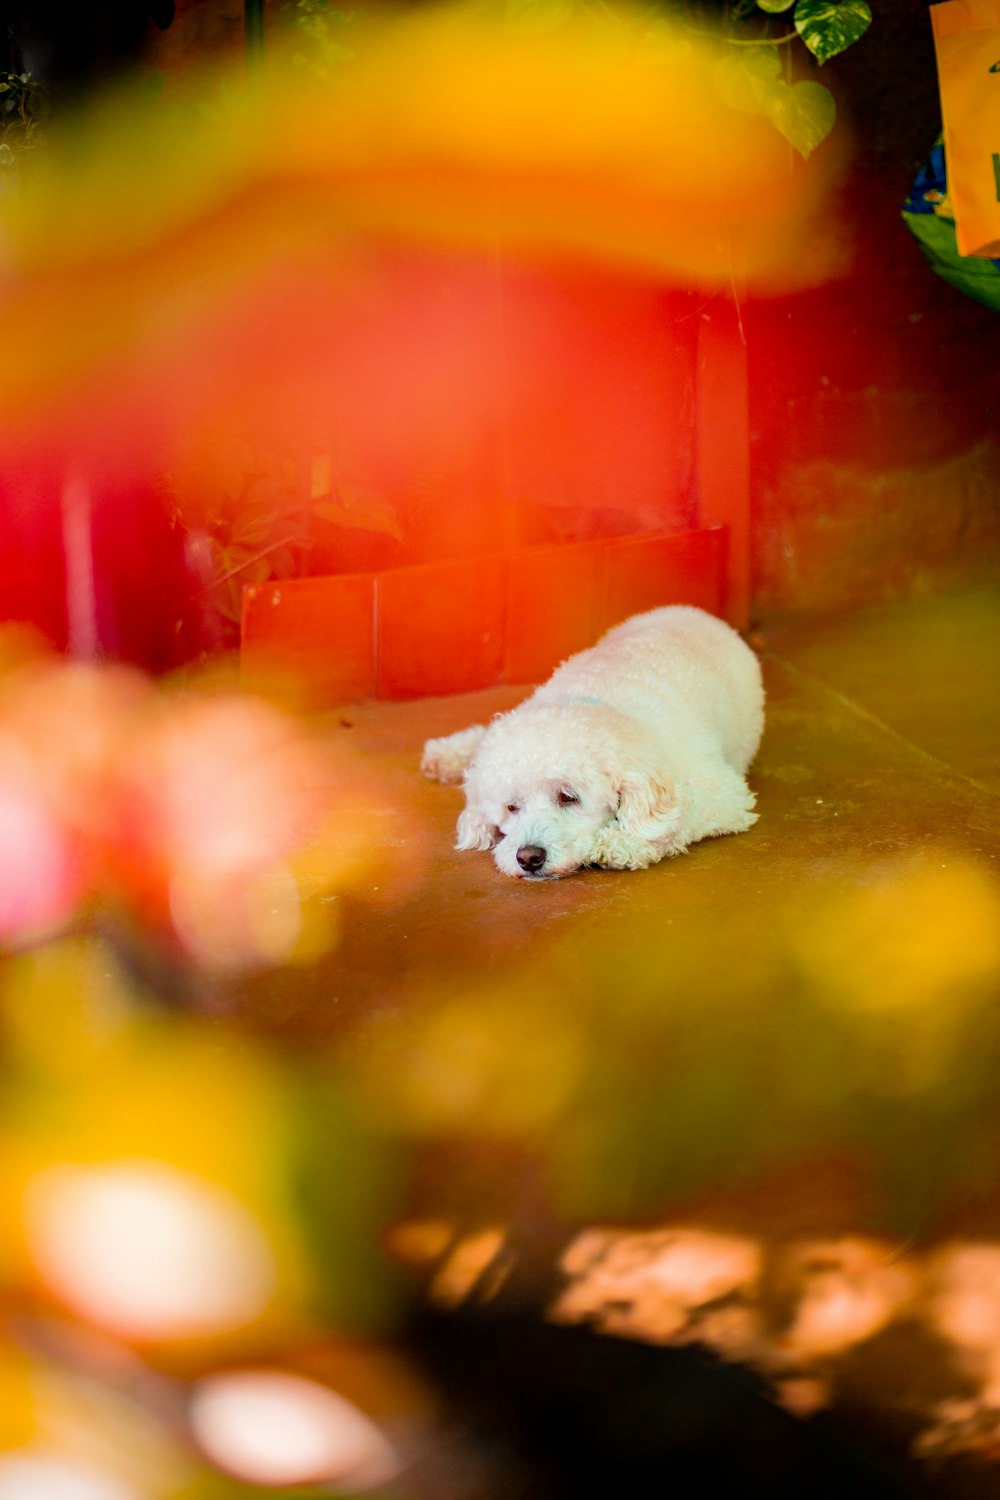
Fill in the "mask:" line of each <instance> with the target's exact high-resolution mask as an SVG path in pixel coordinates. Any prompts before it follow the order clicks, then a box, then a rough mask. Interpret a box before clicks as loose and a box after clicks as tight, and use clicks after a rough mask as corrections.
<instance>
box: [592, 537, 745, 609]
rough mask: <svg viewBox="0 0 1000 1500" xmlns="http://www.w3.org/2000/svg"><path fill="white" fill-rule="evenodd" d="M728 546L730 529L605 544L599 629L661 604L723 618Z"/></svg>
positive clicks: (634, 538)
mask: <svg viewBox="0 0 1000 1500" xmlns="http://www.w3.org/2000/svg"><path fill="white" fill-rule="evenodd" d="M727 543H728V535H727V532H726V529H725V527H719V528H717V529H715V530H711V531H687V532H682V533H680V534H679V535H677V536H658V537H657V536H651V537H632V538H622V539H621V540H620V541H612V542H605V544H604V546H605V565H604V590H603V597H602V600H601V610H600V615H601V617H600V619H599V621H598V631H602V630H607V629H609V628H610V627H611V626H612V625H617V624H618V622H619V621H620V620H625V619H627V618H628V616H629V615H635V614H639V613H640V612H641V611H642V610H646V609H655V608H657V606H658V605H661V604H696V605H698V606H699V607H700V608H701V609H707V610H710V611H711V612H712V613H713V614H721V613H722V611H723V607H724V602H725V594H726V588H725V582H726V553H727Z"/></svg>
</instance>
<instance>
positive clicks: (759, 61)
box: [713, 47, 785, 115]
mask: <svg viewBox="0 0 1000 1500" xmlns="http://www.w3.org/2000/svg"><path fill="white" fill-rule="evenodd" d="M713 80H714V83H715V89H716V93H717V94H718V95H719V98H720V99H721V100H722V102H723V103H724V104H728V105H729V107H730V109H739V110H742V111H743V112H744V113H745V114H751V115H763V114H767V113H768V109H767V102H766V101H767V99H768V97H769V96H770V95H771V94H773V93H774V92H775V90H776V89H778V90H780V89H782V88H784V86H785V85H784V82H783V80H782V77H781V59H780V58H779V57H778V51H777V48H776V47H752V48H751V47H747V48H745V49H740V51H739V52H738V53H737V52H736V51H733V52H731V53H730V54H729V56H727V57H724V58H723V59H722V61H721V62H720V63H719V64H718V65H717V67H716V69H715V73H714V75H713Z"/></svg>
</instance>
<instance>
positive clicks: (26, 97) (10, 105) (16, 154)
mask: <svg viewBox="0 0 1000 1500" xmlns="http://www.w3.org/2000/svg"><path fill="white" fill-rule="evenodd" d="M47 113H48V92H47V90H46V89H45V87H44V85H43V84H41V83H39V81H38V79H37V78H33V77H32V75H31V74H30V73H17V72H12V73H0V174H3V173H6V172H12V171H15V170H16V169H17V167H18V165H19V164H20V162H21V160H22V159H23V157H24V156H25V154H26V153H27V152H29V151H31V150H32V149H33V148H34V147H35V146H36V145H37V143H38V139H37V137H38V128H39V125H40V124H41V123H42V121H43V120H44V119H45V116H46V114H47ZM0 181H2V176H0Z"/></svg>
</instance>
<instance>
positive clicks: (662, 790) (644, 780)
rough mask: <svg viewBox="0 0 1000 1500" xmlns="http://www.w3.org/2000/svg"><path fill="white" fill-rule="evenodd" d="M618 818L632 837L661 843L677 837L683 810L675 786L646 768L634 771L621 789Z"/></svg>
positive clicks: (627, 776) (619, 822)
mask: <svg viewBox="0 0 1000 1500" xmlns="http://www.w3.org/2000/svg"><path fill="white" fill-rule="evenodd" d="M619 796H620V798H621V800H620V802H619V805H618V817H617V822H618V825H619V827H620V828H621V830H622V832H623V833H625V834H627V835H628V836H629V837H630V838H635V839H642V840H644V841H648V842H649V843H651V844H658V843H661V842H663V841H664V840H668V839H670V838H672V837H673V835H674V834H675V833H676V832H677V829H678V827H679V825H680V821H681V810H680V807H679V805H678V802H677V797H676V795H675V792H674V789H673V787H672V786H670V785H668V783H667V782H666V781H664V780H663V779H662V778H661V777H658V776H656V775H654V774H652V773H648V772H645V771H639V770H636V771H631V772H629V773H628V774H627V775H626V777H625V779H624V780H623V782H622V784H621V787H620V789H619Z"/></svg>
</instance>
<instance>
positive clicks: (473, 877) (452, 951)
mask: <svg viewBox="0 0 1000 1500" xmlns="http://www.w3.org/2000/svg"><path fill="white" fill-rule="evenodd" d="M754 644H755V645H756V646H757V648H758V650H759V651H760V653H761V655H762V658H763V664H764V673H765V680H766V685H767V694H768V716H767V727H766V730H765V735H764V740H763V744H762V747H761V750H760V753H759V756H758V758H757V761H756V763H755V765H754V767H753V770H752V773H751V780H752V782H753V784H754V786H755V788H756V791H757V794H758V810H759V815H760V816H759V822H758V824H757V826H756V827H755V828H754V829H753V830H752V831H750V832H749V833H746V834H743V835H740V836H738V837H735V838H725V839H720V840H714V841H708V842H705V843H702V844H701V845H698V846H696V847H695V848H694V849H692V850H691V851H690V852H689V853H688V854H686V855H685V856H683V857H682V858H680V859H675V860H668V861H665V862H663V863H661V864H660V865H657V866H655V867H654V868H652V869H649V870H643V871H638V872H629V873H617V872H615V873H609V872H593V871H592V872H586V873H583V874H580V875H577V876H574V877H572V878H570V879H566V880H563V881H560V882H556V883H551V884H527V883H521V882H517V881H510V880H507V879H505V878H504V877H502V876H500V875H499V874H497V872H496V871H495V870H494V868H493V865H492V861H491V859H490V856H489V855H487V854H458V853H455V852H454V851H453V849H452V843H453V838H454V824H455V819H456V817H457V815H458V812H459V810H460V808H461V806H462V795H461V792H460V791H459V790H458V789H457V788H451V787H441V786H438V785H435V784H432V783H429V782H426V781H424V780H423V779H422V778H421V777H420V775H419V773H418V762H419V757H420V749H421V746H422V744H423V741H424V739H425V738H427V737H428V736H431V735H438V734H447V733H450V732H451V731H452V730H455V729H459V728H462V727H465V726H466V725H468V724H472V723H475V722H480V721H483V720H485V719H488V718H489V716H490V715H491V714H493V713H495V712H497V711H499V710H503V709H506V708H508V707H510V706H512V705H513V704H514V703H516V702H517V701H518V700H519V699H520V697H522V696H523V692H522V691H521V690H519V689H516V688H497V689H491V690H488V691H486V692H480V693H473V694H468V695H464V696H462V697H454V698H446V699H424V700H420V701H416V702H409V703H364V704H353V705H350V706H349V707H347V708H345V709H344V710H343V711H342V713H339V714H335V715H332V716H331V719H330V734H331V737H332V739H333V741H334V743H335V745H337V746H338V747H341V748H343V747H345V746H349V748H350V751H351V753H352V755H353V756H356V757H357V758H358V759H360V760H361V761H363V763H364V764H365V765H366V766H367V767H368V768H370V769H371V770H373V771H374V773H375V775H376V778H377V784H378V786H379V788H380V792H381V795H382V797H383V799H384V804H383V807H382V809H381V811H380V812H379V813H378V815H377V816H378V817H379V819H380V820H382V819H384V824H383V826H381V827H375V828H373V829H372V842H373V844H375V845H378V846H380V847H382V848H384V849H386V850H388V851H392V850H395V851H396V852H397V853H398V854H399V855H400V857H401V859H402V863H403V865H404V866H405V867H406V870H407V874H406V878H405V881H404V882H403V885H402V887H401V886H400V885H399V883H398V882H397V884H396V885H395V886H392V887H391V889H389V890H387V891H386V893H385V900H384V901H383V902H382V903H381V904H378V905H373V906H372V905H369V906H364V907H359V908H358V910H357V911H356V912H352V914H351V918H350V919H349V920H348V921H346V922H345V925H344V932H343V940H342V943H341V946H340V950H339V952H338V954H337V956H336V958H335V959H334V960H332V961H331V963H330V964H329V966H328V967H327V968H326V969H325V970H324V973H323V977H322V980H321V982H320V984H319V986H318V988H317V992H316V993H315V994H312V993H307V994H303V996H302V997H301V1002H300V1003H301V1008H302V1014H301V1016H300V1020H301V1021H302V1023H303V1024H306V1022H307V1019H308V1021H309V1022H310V1023H311V1024H313V1025H315V1026H317V1027H318V1028H319V1029H320V1030H326V1029H327V1026H330V1027H332V1028H334V1030H337V1029H339V1027H340V1024H341V1022H340V1020H339V1013H338V1012H337V1011H336V1010H334V1009H333V1007H332V1005H331V1003H330V1002H331V995H330V988H331V987H332V988H333V989H334V990H335V991H336V993H337V995H338V996H339V1000H338V1003H339V1004H341V1005H343V1006H345V1007H348V1008H349V1009H350V1010H351V1011H352V1012H355V1011H360V1012H364V1013H370V1011H371V1009H372V1008H374V1009H376V1010H377V1009H378V1008H379V1007H380V1006H383V1005H385V1004H386V1003H387V1002H390V1001H392V1002H395V1001H398V1000H399V998H400V996H401V994H403V993H405V992H407V991H410V990H412V988H413V987H414V986H417V987H419V986H420V985H421V984H422V983H423V982H424V981H425V980H426V979H427V977H428V976H430V977H432V978H436V977H437V976H438V975H439V974H440V973H441V972H442V971H445V972H447V973H449V974H451V975H452V976H455V977H464V978H466V979H467V980H469V981H470V982H472V983H476V982H477V981H478V980H479V979H480V978H481V977H482V976H483V975H484V974H487V973H488V974H490V975H492V976H496V975H497V974H498V973H500V972H502V971H504V970H505V969H507V968H514V967H516V968H518V969H520V968H521V967H522V966H523V965H524V964H525V963H528V964H530V963H531V960H532V955H533V954H534V953H536V952H537V951H539V950H541V949H547V948H548V947H550V946H551V944H552V942H553V939H554V938H556V937H561V938H565V939H566V940H567V941H569V942H572V938H573V934H574V933H576V932H584V931H585V932H586V933H587V935H588V940H592V941H593V943H594V944H595V945H596V946H597V947H603V948H605V949H607V950H610V949H613V948H614V946H615V944H616V942H617V941H618V940H619V929H620V927H621V926H622V924H624V925H625V926H626V927H628V928H629V929H631V927H632V926H633V925H634V924H635V923H636V922H637V921H638V920H640V919H641V918H643V917H647V918H648V919H649V920H650V921H651V922H653V923H654V924H657V930H656V935H655V941H656V949H657V956H658V957H660V956H662V955H663V953H665V952H668V951H669V946H670V942H671V938H670V930H671V928H672V927H677V926H679V925H680V924H682V923H683V922H687V923H689V924H690V923H691V922H692V921H695V922H697V923H698V924H702V923H704V924H705V937H706V950H705V953H704V960H705V963H706V964H707V965H709V966H710V965H711V964H712V962H713V953H712V948H713V944H712V941H711V935H712V931H713V927H714V925H715V924H716V923H718V922H720V921H724V920H725V919H726V917H727V914H730V913H732V912H733V911H734V910H739V911H741V912H751V911H752V912H753V913H755V914H756V917H757V919H758V920H759V921H761V922H762V923H763V924H765V925H766V924H767V922H768V919H769V914H772V913H774V911H775V910H776V908H777V906H778V905H779V904H780V903H783V902H784V901H785V900H786V898H787V896H788V894H789V893H790V892H796V891H797V892H802V891H803V890H808V889H809V888H810V887H811V886H814V885H815V884H816V883H817V882H828V881H833V882H834V883H837V882H838V881H839V882H842V883H845V884H847V885H850V884H852V883H854V882H855V880H856V879H857V872H858V867H859V865H864V864H865V863H866V862H870V861H874V860H877V859H878V858H880V857H883V856H885V857H891V856H905V855H907V854H910V853H912V854H919V853H920V852H921V851H924V850H926V849H928V848H929V847H932V846H936V845H938V844H945V845H947V846H948V848H950V849H953V850H955V851H956V853H958V852H960V853H962V854H963V855H967V856H969V857H971V858H973V859H975V860H977V861H982V862H983V863H984V866H985V867H992V866H993V864H994V863H995V861H996V859H997V856H998V853H1000V816H998V814H1000V802H998V800H997V799H998V794H1000V590H998V591H997V592H987V591H979V592H975V593H965V594H957V595H949V596H946V597H932V598H927V599H921V600H916V601H913V602H911V603H906V604H898V605H886V606H879V607H876V608H872V609H868V610H864V611H860V612H856V613H853V614H848V615H843V614H840V615H835V616H830V617H826V616H823V617H819V618H810V617H806V618H804V619H802V620H799V621H790V622H787V623H781V624H776V625H774V626H773V627H769V628H766V629H764V630H763V631H761V632H760V633H759V634H758V635H757V636H756V637H755V638H754ZM376 878H377V877H376ZM407 887H408V889H407ZM401 890H402V891H405V894H400V892H401ZM306 988H307V989H309V988H311V987H309V986H306Z"/></svg>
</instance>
